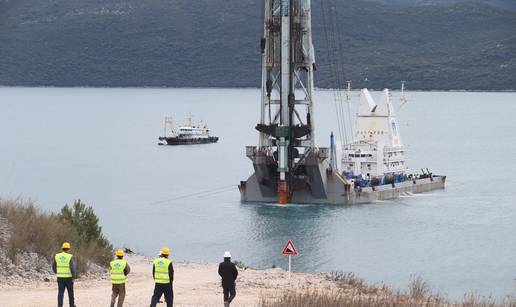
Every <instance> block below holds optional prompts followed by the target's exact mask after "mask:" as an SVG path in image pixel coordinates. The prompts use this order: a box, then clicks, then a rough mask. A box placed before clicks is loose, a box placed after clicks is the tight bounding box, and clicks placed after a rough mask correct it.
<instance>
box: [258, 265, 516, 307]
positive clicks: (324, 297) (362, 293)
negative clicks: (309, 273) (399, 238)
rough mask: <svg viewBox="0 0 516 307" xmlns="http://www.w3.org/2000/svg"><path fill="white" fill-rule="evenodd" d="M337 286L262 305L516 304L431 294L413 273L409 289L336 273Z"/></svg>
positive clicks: (515, 304) (287, 294) (515, 306)
mask: <svg viewBox="0 0 516 307" xmlns="http://www.w3.org/2000/svg"><path fill="white" fill-rule="evenodd" d="M330 278H331V280H332V281H334V282H335V285H336V288H335V289H333V290H325V289H320V288H304V289H292V290H287V291H285V292H283V293H281V294H280V295H279V296H278V297H274V298H263V299H262V300H261V303H260V306H261V307H301V306H313V307H337V306H338V307H362V306H371V307H386V306H399V307H413V306H427V307H437V306H439V307H440V306H446V307H448V306H453V307H502V306H503V307H516V299H515V298H514V297H506V298H504V299H502V300H496V299H494V298H491V297H487V298H486V297H481V296H479V295H475V294H468V295H465V296H464V298H463V300H462V301H453V300H450V299H447V298H446V297H444V296H442V295H438V294H432V291H431V287H430V285H429V284H428V282H426V281H425V280H424V279H423V278H422V277H421V276H417V275H416V276H412V277H411V279H410V282H409V287H408V291H407V292H403V291H400V290H393V289H391V288H389V287H387V286H385V285H383V286H380V287H377V286H370V285H367V284H366V283H365V282H364V281H363V280H362V279H360V278H358V277H357V276H356V275H355V274H353V273H343V272H333V273H331V275H330Z"/></svg>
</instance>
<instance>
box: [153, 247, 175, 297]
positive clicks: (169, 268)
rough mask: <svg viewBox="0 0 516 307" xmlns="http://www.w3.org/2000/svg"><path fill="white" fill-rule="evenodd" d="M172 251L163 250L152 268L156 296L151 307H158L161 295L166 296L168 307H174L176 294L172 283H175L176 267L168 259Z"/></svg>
mask: <svg viewBox="0 0 516 307" xmlns="http://www.w3.org/2000/svg"><path fill="white" fill-rule="evenodd" d="M169 255H170V250H169V249H168V248H166V247H164V248H162V249H161V251H160V255H159V257H158V258H156V259H154V264H153V266H152V277H153V278H154V282H155V285H154V294H153V295H152V299H151V307H156V304H157V303H158V302H159V299H160V298H161V295H163V296H165V302H166V303H167V307H172V303H173V301H174V292H173V289H172V282H173V281H174V266H173V265H172V261H171V260H169V259H168V257H169Z"/></svg>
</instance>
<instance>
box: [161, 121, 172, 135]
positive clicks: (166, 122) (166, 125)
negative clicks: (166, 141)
mask: <svg viewBox="0 0 516 307" xmlns="http://www.w3.org/2000/svg"><path fill="white" fill-rule="evenodd" d="M169 125H170V126H172V117H169V116H166V117H165V121H164V125H163V136H164V137H167V127H168V126H169ZM170 130H171V131H172V128H171V129H170ZM172 132H173V131H172Z"/></svg>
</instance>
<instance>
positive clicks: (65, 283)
mask: <svg viewBox="0 0 516 307" xmlns="http://www.w3.org/2000/svg"><path fill="white" fill-rule="evenodd" d="M57 289H58V292H57V306H58V307H63V296H64V291H65V289H66V291H67V292H68V303H69V304H70V307H75V302H74V298H73V278H58V279H57Z"/></svg>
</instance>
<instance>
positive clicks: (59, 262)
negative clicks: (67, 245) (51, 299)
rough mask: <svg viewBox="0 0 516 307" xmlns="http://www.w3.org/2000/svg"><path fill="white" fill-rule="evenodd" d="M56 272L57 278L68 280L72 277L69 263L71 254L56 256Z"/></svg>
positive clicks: (63, 253)
mask: <svg viewBox="0 0 516 307" xmlns="http://www.w3.org/2000/svg"><path fill="white" fill-rule="evenodd" d="M55 260H56V272H57V277H58V278H70V277H72V268H70V262H71V261H72V254H68V253H65V252H62V253H59V254H56V257H55Z"/></svg>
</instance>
